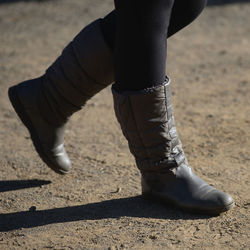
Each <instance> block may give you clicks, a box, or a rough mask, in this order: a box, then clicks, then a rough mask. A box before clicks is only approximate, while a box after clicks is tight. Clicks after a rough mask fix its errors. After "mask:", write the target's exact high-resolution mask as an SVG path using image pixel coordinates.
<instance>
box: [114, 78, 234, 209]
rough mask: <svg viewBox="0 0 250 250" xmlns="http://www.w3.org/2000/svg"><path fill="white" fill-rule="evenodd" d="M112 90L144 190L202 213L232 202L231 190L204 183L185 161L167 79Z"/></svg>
mask: <svg viewBox="0 0 250 250" xmlns="http://www.w3.org/2000/svg"><path fill="white" fill-rule="evenodd" d="M112 90H113V98H114V108H115V113H116V117H117V119H118V122H119V123H120V125H121V128H122V131H123V134H124V135H125V137H126V139H127V140H128V144H129V149H130V151H131V153H132V154H133V155H134V157H135V160H136V164H137V167H138V168H139V170H140V172H141V184H142V194H143V196H145V197H148V198H153V199H155V200H158V201H162V202H165V203H167V204H174V205H176V206H178V207H180V208H182V209H185V210H189V211H194V212H200V213H206V214H219V213H221V212H225V211H227V210H229V209H230V208H232V207H233V206H234V201H233V199H232V197H231V196H230V195H228V194H226V193H224V192H221V191H219V190H217V189H215V188H214V187H212V186H210V185H208V184H207V183H206V182H204V181H203V180H202V179H200V178H199V177H198V176H196V175H195V174H194V173H193V172H192V169H191V167H190V166H189V165H188V162H187V159H186V157H185V155H184V152H183V149H182V145H181V142H180V140H179V138H178V134H177V131H176V127H175V123H174V117H173V112H172V103H171V92H170V80H169V79H167V80H166V82H165V83H164V84H162V85H160V86H157V87H153V88H149V89H145V90H142V91H133V92H123V93H119V92H118V91H116V90H115V89H114V88H113V89H112Z"/></svg>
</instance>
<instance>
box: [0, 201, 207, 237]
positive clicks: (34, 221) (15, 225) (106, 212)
mask: <svg viewBox="0 0 250 250" xmlns="http://www.w3.org/2000/svg"><path fill="white" fill-rule="evenodd" d="M120 217H137V218H155V219H170V220H180V219H181V220H196V219H208V218H210V217H211V216H208V215H197V214H196V215H195V214H190V213H185V212H182V211H180V210H178V209H176V208H175V209H173V208H171V207H168V206H166V205H164V206H163V205H161V204H156V203H152V202H149V201H147V200H144V199H143V198H142V197H141V196H135V197H129V198H120V199H113V200H107V201H101V202H96V203H89V204H85V205H79V206H72V207H63V208H54V209H48V210H40V211H24V212H16V213H9V214H0V232H6V231H10V230H15V229H20V228H33V227H38V226H43V225H48V224H54V223H64V222H74V221H86V220H101V219H111V218H120Z"/></svg>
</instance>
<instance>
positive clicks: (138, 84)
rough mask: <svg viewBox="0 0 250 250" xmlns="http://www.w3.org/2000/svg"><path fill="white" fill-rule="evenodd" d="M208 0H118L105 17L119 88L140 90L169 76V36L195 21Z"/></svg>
mask: <svg viewBox="0 0 250 250" xmlns="http://www.w3.org/2000/svg"><path fill="white" fill-rule="evenodd" d="M206 2H207V0H189V1H183V0H115V7H116V10H115V11H113V12H111V13H110V14H109V15H107V16H106V17H105V18H104V19H103V21H102V30H103V34H104V37H105V40H106V41H107V43H108V44H109V46H110V47H111V49H112V50H113V51H114V55H115V56H114V59H115V60H114V61H115V80H116V83H115V88H116V89H119V90H139V89H144V88H147V87H152V86H155V85H159V84H161V83H162V82H164V80H165V69H166V49H167V47H166V38H167V37H170V36H172V35H173V34H175V33H176V32H178V31H179V30H181V29H182V28H184V27H185V26H187V25H188V24H189V23H191V22H192V21H193V20H194V19H195V18H196V17H197V16H198V15H199V14H200V13H201V11H202V10H203V8H204V7H205V6H206Z"/></svg>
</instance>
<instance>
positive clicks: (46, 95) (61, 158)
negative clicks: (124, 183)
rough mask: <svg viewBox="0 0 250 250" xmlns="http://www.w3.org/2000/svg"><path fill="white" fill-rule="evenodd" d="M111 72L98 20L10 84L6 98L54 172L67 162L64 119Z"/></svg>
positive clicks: (106, 81) (63, 170)
mask: <svg viewBox="0 0 250 250" xmlns="http://www.w3.org/2000/svg"><path fill="white" fill-rule="evenodd" d="M113 75H114V74H113V63H112V54H111V51H110V50H109V48H108V46H107V45H106V43H105V41H104V38H103V35H102V32H101V29H100V19H99V20H96V21H95V22H93V23H91V24H90V25H88V26H87V27H86V28H84V29H83V30H82V31H81V32H80V33H79V34H78V35H77V36H76V37H75V39H74V40H73V41H72V42H71V43H69V45H68V46H67V47H66V48H65V49H64V50H63V52H62V54H61V56H60V57H59V58H58V59H57V60H56V61H55V62H54V63H53V64H52V65H51V66H50V67H49V68H48V69H47V71H46V73H45V74H44V75H43V76H41V77H39V78H36V79H32V80H29V81H25V82H23V83H20V84H18V85H16V86H13V87H11V88H10V89H9V98H10V101H11V103H12V105H13V107H14V109H15V111H16V113H17V114H18V116H19V117H20V119H21V120H22V122H23V123H24V125H25V126H26V127H27V128H28V130H29V132H30V135H31V139H32V141H33V144H34V146H35V148H36V151H37V152H38V154H39V156H40V157H41V158H42V160H43V161H44V162H45V163H46V164H47V165H48V166H49V167H50V168H51V169H53V170H54V171H55V172H57V173H59V174H66V173H67V172H68V171H69V170H70V167H71V162H70V159H69V157H68V155H67V153H66V151H65V148H64V130H65V125H66V123H67V120H68V119H69V117H70V116H71V115H72V114H73V113H74V112H76V111H78V110H80V109H81V108H82V107H83V106H84V104H85V103H86V102H87V100H88V99H90V98H91V97H92V96H94V95H95V94H96V93H98V92H99V91H101V90H102V89H104V88H105V87H106V86H108V85H110V84H111V83H112V82H113Z"/></svg>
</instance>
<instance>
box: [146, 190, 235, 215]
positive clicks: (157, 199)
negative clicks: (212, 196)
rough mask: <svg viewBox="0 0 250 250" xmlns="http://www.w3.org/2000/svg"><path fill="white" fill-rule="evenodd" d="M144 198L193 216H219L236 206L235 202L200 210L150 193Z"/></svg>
mask: <svg viewBox="0 0 250 250" xmlns="http://www.w3.org/2000/svg"><path fill="white" fill-rule="evenodd" d="M142 197H143V198H144V199H146V200H149V201H153V202H156V203H160V204H167V205H169V206H171V207H174V208H179V209H180V210H182V211H184V212H190V213H192V214H203V215H213V216H218V215H219V214H221V213H224V212H227V211H228V210H230V209H231V208H233V207H234V206H235V202H232V203H230V204H227V205H226V206H223V207H216V208H214V209H199V208H189V207H181V206H179V205H178V204H176V203H175V202H173V201H171V200H165V199H162V198H160V197H156V196H154V195H153V194H149V193H142Z"/></svg>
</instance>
